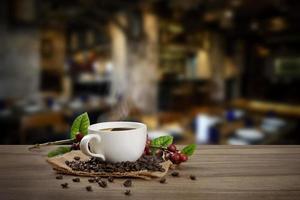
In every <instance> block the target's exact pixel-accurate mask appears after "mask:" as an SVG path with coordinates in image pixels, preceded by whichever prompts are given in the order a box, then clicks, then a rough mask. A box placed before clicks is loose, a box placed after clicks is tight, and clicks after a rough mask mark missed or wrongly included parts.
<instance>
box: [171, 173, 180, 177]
mask: <svg viewBox="0 0 300 200" xmlns="http://www.w3.org/2000/svg"><path fill="white" fill-rule="evenodd" d="M171 175H172V176H174V177H178V176H179V172H172V174H171Z"/></svg>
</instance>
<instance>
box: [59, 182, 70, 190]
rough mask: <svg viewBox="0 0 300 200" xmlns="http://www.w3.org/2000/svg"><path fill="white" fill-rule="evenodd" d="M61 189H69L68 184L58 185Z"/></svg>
mask: <svg viewBox="0 0 300 200" xmlns="http://www.w3.org/2000/svg"><path fill="white" fill-rule="evenodd" d="M60 185H61V187H62V188H64V189H66V188H68V187H69V184H68V183H62V184H60Z"/></svg>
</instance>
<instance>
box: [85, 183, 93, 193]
mask: <svg viewBox="0 0 300 200" xmlns="http://www.w3.org/2000/svg"><path fill="white" fill-rule="evenodd" d="M85 189H86V190H87V191H89V192H91V191H93V189H92V186H90V185H89V186H86V187H85Z"/></svg>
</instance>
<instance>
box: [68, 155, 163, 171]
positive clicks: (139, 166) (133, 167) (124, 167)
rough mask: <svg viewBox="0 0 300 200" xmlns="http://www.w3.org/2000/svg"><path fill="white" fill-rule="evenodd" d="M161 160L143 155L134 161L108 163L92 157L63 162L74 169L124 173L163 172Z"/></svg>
mask: <svg viewBox="0 0 300 200" xmlns="http://www.w3.org/2000/svg"><path fill="white" fill-rule="evenodd" d="M161 162H163V160H162V158H159V157H156V156H152V155H143V156H142V157H141V158H139V159H138V160H137V161H135V162H129V161H126V162H117V163H110V162H105V161H103V160H101V159H99V158H95V157H92V158H91V159H90V160H88V161H81V160H80V159H78V158H76V159H74V160H73V161H66V162H65V163H66V165H68V166H69V167H70V168H71V169H72V170H74V171H84V172H108V173H111V172H121V173H126V172H133V171H141V170H148V171H160V172H164V171H165V169H164V168H162V166H161V165H160V163H161Z"/></svg>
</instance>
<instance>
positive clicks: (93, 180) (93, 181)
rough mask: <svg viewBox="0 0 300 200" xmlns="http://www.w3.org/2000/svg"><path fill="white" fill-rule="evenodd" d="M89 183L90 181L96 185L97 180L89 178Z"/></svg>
mask: <svg viewBox="0 0 300 200" xmlns="http://www.w3.org/2000/svg"><path fill="white" fill-rule="evenodd" d="M88 181H89V182H90V183H95V181H96V180H95V179H94V178H89V179H88Z"/></svg>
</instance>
